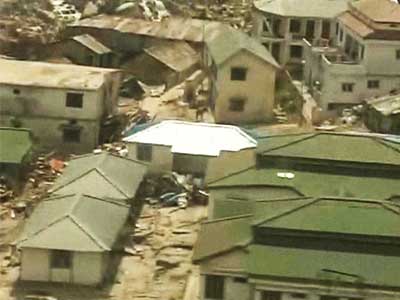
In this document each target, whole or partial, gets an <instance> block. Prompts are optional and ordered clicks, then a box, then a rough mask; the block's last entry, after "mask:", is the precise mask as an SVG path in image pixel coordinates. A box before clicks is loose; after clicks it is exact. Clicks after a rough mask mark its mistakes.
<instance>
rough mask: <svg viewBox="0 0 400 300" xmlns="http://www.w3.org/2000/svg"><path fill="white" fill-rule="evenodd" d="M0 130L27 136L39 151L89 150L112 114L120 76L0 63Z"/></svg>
mask: <svg viewBox="0 0 400 300" xmlns="http://www.w3.org/2000/svg"><path fill="white" fill-rule="evenodd" d="M0 66H1V69H2V70H3V72H2V73H1V74H0V102H1V105H0V116H1V119H0V124H1V126H11V127H25V128H29V129H31V130H32V133H33V136H34V139H35V141H36V142H37V144H38V147H39V148H42V149H58V150H61V151H70V152H86V151H90V150H92V149H93V148H94V147H96V145H98V144H99V142H100V140H101V132H102V126H103V124H104V121H105V120H106V119H107V118H109V117H112V116H115V114H116V107H117V100H118V92H119V86H120V80H121V79H120V77H121V75H120V72H119V71H117V70H113V69H101V68H92V67H83V66H75V65H61V64H51V63H39V62H24V61H12V60H0Z"/></svg>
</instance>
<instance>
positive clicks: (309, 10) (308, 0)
mask: <svg viewBox="0 0 400 300" xmlns="http://www.w3.org/2000/svg"><path fill="white" fill-rule="evenodd" d="M348 2H349V0H259V1H255V2H254V7H255V8H257V9H258V10H261V11H263V12H267V13H271V14H274V15H279V16H288V17H304V18H305V17H314V18H327V19H331V18H334V17H335V16H337V15H338V14H340V13H342V12H344V11H345V10H347V3H348Z"/></svg>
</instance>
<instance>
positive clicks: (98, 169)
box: [95, 167, 129, 199]
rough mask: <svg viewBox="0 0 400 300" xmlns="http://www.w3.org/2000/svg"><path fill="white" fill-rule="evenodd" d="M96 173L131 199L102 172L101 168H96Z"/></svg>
mask: <svg viewBox="0 0 400 300" xmlns="http://www.w3.org/2000/svg"><path fill="white" fill-rule="evenodd" d="M95 170H96V172H97V173H99V174H100V176H102V177H103V178H104V179H105V180H106V181H107V182H108V183H109V184H111V185H112V186H113V187H114V188H115V189H117V190H118V191H119V192H120V193H121V194H123V195H124V196H125V197H126V198H127V199H129V196H128V194H127V193H125V191H123V190H122V189H121V188H120V187H118V186H117V185H116V184H114V182H112V181H111V179H110V178H108V176H107V175H106V174H105V173H104V172H103V170H101V169H100V168H99V167H96V168H95Z"/></svg>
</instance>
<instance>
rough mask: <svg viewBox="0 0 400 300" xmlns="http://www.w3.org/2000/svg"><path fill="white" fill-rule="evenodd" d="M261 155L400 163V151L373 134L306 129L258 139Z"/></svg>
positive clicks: (399, 164) (389, 163) (387, 163)
mask: <svg viewBox="0 0 400 300" xmlns="http://www.w3.org/2000/svg"><path fill="white" fill-rule="evenodd" d="M259 152H260V153H261V155H262V156H274V157H275V156H276V157H295V158H307V159H315V160H327V161H342V162H357V163H366V164H367V163H371V164H383V165H396V166H400V152H399V151H398V149H395V148H393V147H391V146H389V145H388V144H387V143H385V141H384V139H383V138H381V137H377V136H372V135H362V134H339V133H325V132H320V133H304V134H292V135H277V136H270V137H268V138H265V139H260V140H259Z"/></svg>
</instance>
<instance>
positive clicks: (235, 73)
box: [231, 68, 247, 81]
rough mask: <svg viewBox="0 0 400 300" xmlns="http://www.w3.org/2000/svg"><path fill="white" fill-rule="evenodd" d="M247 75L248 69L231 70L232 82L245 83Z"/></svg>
mask: <svg viewBox="0 0 400 300" xmlns="http://www.w3.org/2000/svg"><path fill="white" fill-rule="evenodd" d="M246 75H247V69H246V68H232V69H231V80H240V81H245V80H246Z"/></svg>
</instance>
